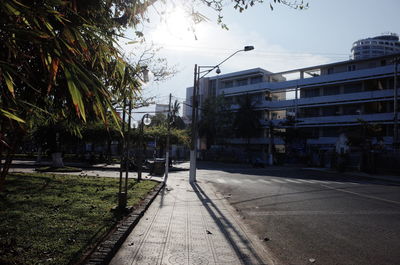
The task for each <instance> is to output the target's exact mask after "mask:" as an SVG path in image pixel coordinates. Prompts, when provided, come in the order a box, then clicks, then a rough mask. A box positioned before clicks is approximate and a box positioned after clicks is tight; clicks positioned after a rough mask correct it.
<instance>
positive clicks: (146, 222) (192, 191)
mask: <svg viewBox="0 0 400 265" xmlns="http://www.w3.org/2000/svg"><path fill="white" fill-rule="evenodd" d="M186 175H187V172H186ZM110 264H111V265H125V264H129V265H135V264H137V265H208V264H213V265H228V264H229V265H236V264H238V265H239V264H241V265H245V264H249V265H250V264H251V265H260V264H266V263H265V262H264V261H263V260H262V258H261V256H260V255H259V254H258V253H257V252H256V250H255V248H254V247H253V245H252V243H251V241H250V240H249V238H248V237H247V234H246V233H245V232H244V231H243V230H242V229H241V227H240V226H239V224H238V223H237V221H236V218H233V217H232V215H231V213H230V211H229V210H228V209H227V208H226V207H225V206H224V204H223V203H222V202H221V201H220V198H218V197H216V195H215V193H213V192H211V191H210V190H209V189H207V187H206V186H203V184H201V183H200V184H198V185H194V186H191V185H190V184H189V183H188V179H187V177H186V176H185V175H183V174H176V175H173V177H170V179H169V180H168V185H167V188H166V189H164V190H163V191H161V192H160V194H159V196H158V198H157V199H156V200H155V201H154V202H153V204H152V205H151V207H150V208H149V209H148V211H147V212H146V214H145V215H144V217H143V218H142V220H141V221H140V222H139V224H138V225H137V226H136V227H135V229H134V230H133V231H132V233H131V234H130V235H129V236H128V238H127V239H126V241H125V243H124V244H123V245H122V247H121V249H120V250H119V251H118V252H117V254H116V255H115V257H114V258H113V260H112V261H111V263H110Z"/></svg>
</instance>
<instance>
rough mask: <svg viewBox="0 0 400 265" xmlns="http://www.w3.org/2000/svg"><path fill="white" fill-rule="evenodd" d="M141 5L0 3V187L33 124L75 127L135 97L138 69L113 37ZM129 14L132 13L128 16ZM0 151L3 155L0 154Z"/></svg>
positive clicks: (57, 1)
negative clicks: (2, 157) (43, 122)
mask: <svg viewBox="0 0 400 265" xmlns="http://www.w3.org/2000/svg"><path fill="white" fill-rule="evenodd" d="M147 4H148V3H147V2H146V3H145V4H142V3H139V2H138V3H136V2H134V3H132V2H130V1H116V0H115V1H107V2H104V3H101V2H98V1H75V0H71V1H63V0H43V1H28V0H25V1H24V0H21V1H16V0H4V1H3V2H2V4H1V5H0V32H1V34H0V50H1V53H0V91H1V95H2V96H1V99H0V113H1V116H0V119H1V120H0V124H1V125H0V126H1V134H2V138H3V141H4V142H5V143H7V144H6V145H2V146H1V148H2V149H3V148H4V147H5V148H7V149H8V150H7V151H8V152H7V159H6V163H5V164H4V166H3V168H2V173H1V177H0V180H1V182H0V188H1V186H2V185H1V184H2V183H3V182H4V178H5V175H6V174H7V171H8V167H9V164H10V163H11V154H12V153H13V152H14V150H15V149H16V147H17V146H18V139H20V138H21V137H19V135H22V134H24V133H26V132H27V130H28V129H29V128H30V127H31V125H32V123H33V122H34V121H35V120H37V119H49V120H50V119H52V120H54V121H60V120H63V119H66V120H69V121H71V122H70V124H76V125H77V126H75V128H74V129H73V131H75V132H77V131H79V125H80V124H82V123H84V122H86V121H88V120H96V119H101V120H103V121H104V122H105V123H107V122H108V121H107V115H106V112H107V110H110V111H112V113H113V118H114V119H118V118H117V115H116V113H115V111H114V108H113V102H114V101H115V100H119V99H120V98H122V97H123V96H125V95H126V94H133V95H135V93H136V92H137V91H138V89H139V87H140V83H139V82H138V80H137V78H136V73H137V72H138V70H139V69H138V68H137V67H136V66H132V65H130V64H128V63H127V61H126V60H125V59H124V58H123V56H122V55H121V53H120V51H119V50H118V48H117V47H116V45H115V41H116V36H117V35H118V34H119V33H120V32H121V31H122V30H124V29H125V28H126V27H127V26H130V25H134V24H135V23H137V22H138V16H140V13H141V12H142V11H140V10H144V9H145V8H146V7H147ZM133 11H135V12H133ZM0 151H3V150H0Z"/></svg>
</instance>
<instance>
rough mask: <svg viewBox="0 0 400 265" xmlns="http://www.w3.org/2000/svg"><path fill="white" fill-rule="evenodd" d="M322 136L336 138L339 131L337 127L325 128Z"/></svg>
mask: <svg viewBox="0 0 400 265" xmlns="http://www.w3.org/2000/svg"><path fill="white" fill-rule="evenodd" d="M321 129H322V136H323V137H336V136H338V129H337V128H336V127H323V128H321Z"/></svg>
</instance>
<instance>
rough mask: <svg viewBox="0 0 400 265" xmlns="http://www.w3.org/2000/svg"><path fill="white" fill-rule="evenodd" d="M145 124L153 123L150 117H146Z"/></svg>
mask: <svg viewBox="0 0 400 265" xmlns="http://www.w3.org/2000/svg"><path fill="white" fill-rule="evenodd" d="M143 123H144V125H150V123H151V119H150V117H149V116H147V117H145V118H144V119H143Z"/></svg>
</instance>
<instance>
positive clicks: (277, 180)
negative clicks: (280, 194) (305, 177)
mask: <svg viewBox="0 0 400 265" xmlns="http://www.w3.org/2000/svg"><path fill="white" fill-rule="evenodd" d="M271 181H273V182H276V183H281V184H282V183H286V182H285V181H282V180H279V179H271Z"/></svg>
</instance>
